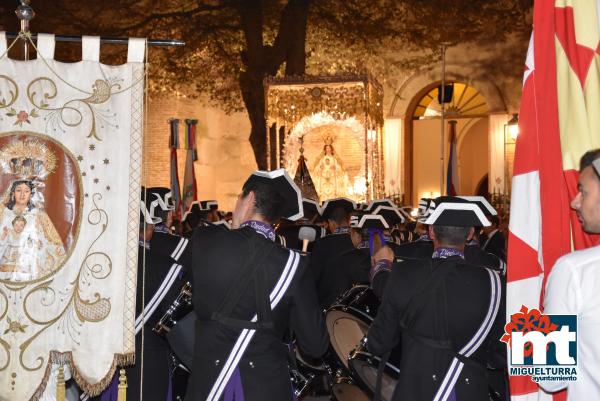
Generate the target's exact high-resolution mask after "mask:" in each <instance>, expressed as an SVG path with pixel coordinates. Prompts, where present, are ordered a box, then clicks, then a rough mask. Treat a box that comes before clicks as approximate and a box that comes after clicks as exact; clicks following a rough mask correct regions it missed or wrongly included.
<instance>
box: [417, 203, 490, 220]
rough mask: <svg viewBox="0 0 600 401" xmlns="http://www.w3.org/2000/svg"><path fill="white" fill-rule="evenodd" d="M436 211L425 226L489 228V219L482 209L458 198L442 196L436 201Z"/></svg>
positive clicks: (433, 211) (475, 204) (428, 218)
mask: <svg viewBox="0 0 600 401" xmlns="http://www.w3.org/2000/svg"><path fill="white" fill-rule="evenodd" d="M434 204H435V206H434V209H433V210H432V212H431V214H430V215H429V217H427V220H426V221H425V224H429V225H434V226H452V227H476V226H477V227H481V226H483V227H487V226H489V225H490V221H489V220H488V219H487V217H486V216H485V214H484V213H483V210H481V207H480V206H479V205H478V204H477V203H475V202H470V201H468V200H466V199H463V198H460V197H458V196H440V197H439V198H436V199H435V200H434Z"/></svg>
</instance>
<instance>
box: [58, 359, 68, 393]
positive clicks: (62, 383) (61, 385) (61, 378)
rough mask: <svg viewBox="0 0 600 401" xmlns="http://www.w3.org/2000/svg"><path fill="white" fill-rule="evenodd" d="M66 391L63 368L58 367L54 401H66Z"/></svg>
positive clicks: (61, 366)
mask: <svg viewBox="0 0 600 401" xmlns="http://www.w3.org/2000/svg"><path fill="white" fill-rule="evenodd" d="M66 399H67V390H66V387H65V368H64V367H63V365H60V367H59V368H58V375H57V376H56V401H66Z"/></svg>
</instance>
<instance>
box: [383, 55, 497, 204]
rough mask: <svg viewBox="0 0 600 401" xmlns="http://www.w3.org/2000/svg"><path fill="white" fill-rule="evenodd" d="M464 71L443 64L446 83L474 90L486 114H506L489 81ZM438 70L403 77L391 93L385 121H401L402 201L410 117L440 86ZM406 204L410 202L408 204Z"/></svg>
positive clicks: (408, 188)
mask: <svg viewBox="0 0 600 401" xmlns="http://www.w3.org/2000/svg"><path fill="white" fill-rule="evenodd" d="M470 72H471V71H469V69H468V68H465V67H464V66H459V65H452V64H450V65H448V64H447V65H446V74H445V76H446V81H447V82H463V83H466V84H468V85H470V86H472V87H474V88H476V89H477V90H478V91H479V92H480V93H481V94H482V95H483V97H485V99H486V102H487V106H488V112H489V114H506V113H507V106H506V101H505V99H504V97H503V96H502V92H501V91H500V89H499V88H498V86H496V85H495V84H494V83H493V82H491V81H484V80H473V79H470V78H469V75H470ZM441 75H442V74H441V68H440V67H431V68H424V69H421V70H419V71H417V72H415V73H414V74H413V75H411V76H410V77H408V78H406V79H405V80H404V81H403V82H402V84H401V85H400V86H399V87H398V90H397V91H396V92H395V95H394V98H393V100H392V102H391V104H390V108H389V111H388V115H387V116H388V118H401V119H402V120H403V130H402V131H403V133H404V135H403V144H402V149H403V151H402V152H403V159H404V163H403V175H404V196H405V199H408V200H411V199H412V198H413V183H414V179H413V175H414V171H413V160H414V155H413V114H414V112H415V109H416V107H417V104H418V103H419V101H420V100H421V98H422V97H423V96H424V95H425V94H427V93H428V92H430V91H431V90H432V89H433V88H436V87H439V86H440V85H441ZM409 202H410V201H409Z"/></svg>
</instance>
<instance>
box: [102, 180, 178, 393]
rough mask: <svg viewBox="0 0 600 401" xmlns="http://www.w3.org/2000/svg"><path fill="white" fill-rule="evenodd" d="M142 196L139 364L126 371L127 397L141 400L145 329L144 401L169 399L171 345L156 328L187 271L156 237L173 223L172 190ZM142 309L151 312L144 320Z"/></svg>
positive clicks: (146, 192)
mask: <svg viewBox="0 0 600 401" xmlns="http://www.w3.org/2000/svg"><path fill="white" fill-rule="evenodd" d="M141 197H142V204H141V211H140V242H139V251H138V275H137V291H136V322H135V331H136V337H135V341H136V344H135V351H136V356H135V365H134V366H132V367H129V368H127V369H126V372H127V386H128V387H127V398H128V399H131V400H137V399H140V384H141V380H142V377H141V373H142V372H141V366H142V329H143V335H144V349H143V353H144V373H143V383H142V385H141V387H142V392H143V398H144V399H147V400H150V399H152V400H166V399H167V393H168V391H169V386H170V376H169V373H170V367H171V362H172V359H171V353H170V348H169V345H168V343H167V342H166V341H165V340H164V339H163V338H161V337H159V336H158V335H157V334H156V333H154V332H153V331H152V328H153V327H154V325H155V324H156V322H157V321H158V320H159V319H160V317H161V316H162V315H163V314H164V313H165V311H166V309H167V308H168V306H169V301H170V300H172V299H174V298H176V297H177V294H178V293H179V290H180V288H181V286H182V285H183V284H184V283H185V271H184V269H183V267H182V266H181V265H180V264H178V263H176V262H175V261H174V260H173V259H172V258H170V257H169V256H168V255H167V254H165V253H166V252H165V250H166V249H168V247H169V246H163V245H165V244H162V243H161V242H160V241H157V240H156V238H153V237H154V235H160V234H159V233H162V232H165V230H166V227H165V223H167V222H168V221H169V219H170V217H169V215H170V213H171V211H172V210H173V208H174V207H173V205H172V202H171V201H170V190H168V189H167V188H147V189H144V188H142V195H141ZM157 227H158V230H157V233H156V234H155V230H156V229H157ZM153 239H154V241H152V242H151V240H153ZM151 244H152V245H151ZM142 301H143V302H142ZM142 308H144V309H146V311H147V312H146V314H145V315H144V316H143V317H142ZM113 383H114V385H116V384H117V383H118V382H117V380H116V379H114V380H113ZM107 391H110V389H108V390H107Z"/></svg>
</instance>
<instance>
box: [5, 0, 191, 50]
mask: <svg viewBox="0 0 600 401" xmlns="http://www.w3.org/2000/svg"><path fill="white" fill-rule="evenodd" d="M19 2H20V3H21V4H20V5H19V6H18V7H17V9H16V10H15V14H16V15H17V18H18V19H19V21H21V31H20V32H19V33H14V32H7V33H6V38H7V39H19V38H20V39H21V40H22V41H23V59H24V60H25V61H27V60H29V40H28V38H27V37H22V36H20V34H28V35H30V37H31V40H37V34H35V33H31V32H30V31H29V21H31V20H32V19H33V18H34V17H35V11H33V8H32V7H31V5H30V4H31V0H19ZM54 40H56V41H57V42H81V40H82V36H80V35H55V36H54ZM146 42H147V43H148V46H185V42H184V41H182V40H176V39H148V40H147V41H146ZM100 43H102V44H104V43H110V44H119V45H127V44H128V43H129V38H116V37H112V36H101V37H100Z"/></svg>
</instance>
